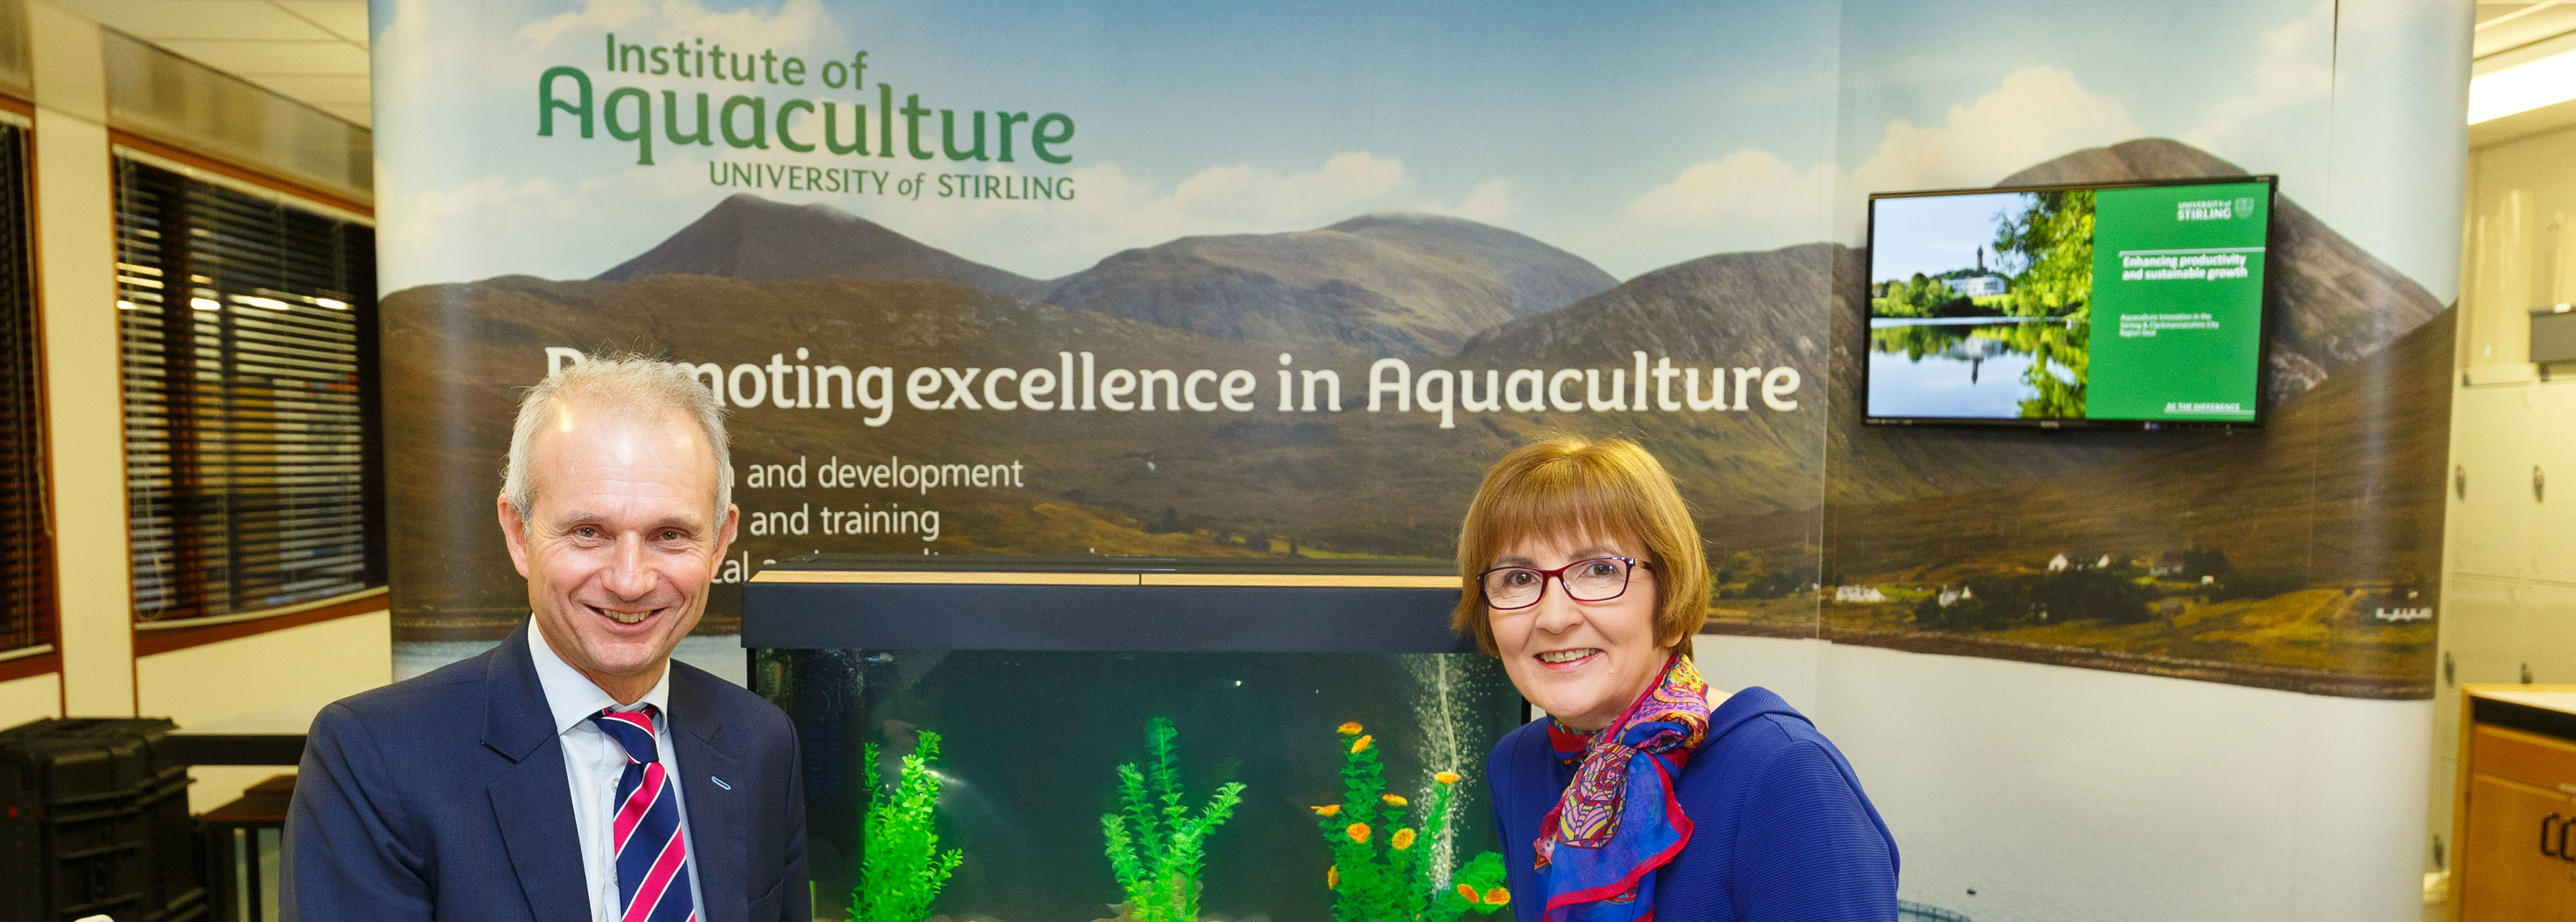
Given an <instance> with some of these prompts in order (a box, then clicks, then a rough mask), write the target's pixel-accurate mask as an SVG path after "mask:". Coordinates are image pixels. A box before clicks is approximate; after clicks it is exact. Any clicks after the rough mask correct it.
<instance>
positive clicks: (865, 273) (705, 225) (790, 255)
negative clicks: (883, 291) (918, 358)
mask: <svg viewBox="0 0 2576 922" xmlns="http://www.w3.org/2000/svg"><path fill="white" fill-rule="evenodd" d="M651 275H720V276H724V277H726V278H737V279H741V280H743V281H746V282H786V281H793V280H796V279H809V278H820V277H823V276H831V275H839V276H848V277H850V278H860V279H879V280H883V281H890V282H891V281H902V280H904V279H933V280H937V281H942V282H954V283H956V284H959V285H964V286H966V287H968V288H972V289H975V290H977V291H989V292H992V293H994V294H998V295H1004V296H1007V297H1013V298H1022V299H1033V298H1035V297H1036V296H1037V294H1038V292H1039V291H1040V290H1042V289H1043V288H1044V287H1045V285H1046V283H1044V282H1040V281H1038V280H1036V279H1033V278H1028V277H1026V276H1022V275H1017V274H1014V273H1010V272H1006V271H1003V270H1000V269H996V268H993V267H991V266H987V265H984V264H983V263H979V262H975V261H974V260H970V259H966V258H964V257H960V256H958V255H956V254H953V253H950V252H948V251H946V250H942V249H939V248H937V247H932V246H929V245H927V244H924V243H921V242H919V241H916V240H914V239H912V238H910V237H906V236H904V235H902V234H899V233H896V232H894V231H892V230H889V229H887V228H886V226H885V225H882V224H878V223H876V222H874V221H870V220H868V219H866V218H862V217H859V216H857V215H853V214H850V213H849V212H845V211H842V210H840V209H837V208H833V207H831V206H829V205H784V204H780V203H777V202H773V201H770V200H768V199H764V198H761V197H759V196H756V195H751V194H749V193H736V194H734V195H732V196H728V197H726V199H725V200H724V201H722V202H718V203H716V207H714V208H711V209H708V210H707V213H706V214H704V215H700V216H699V217H698V219H697V220H696V221H692V222H689V226H687V227H683V228H681V229H680V230H679V232H678V233H675V234H672V235H671V236H670V237H669V238H668V239H665V240H663V241H662V242H661V243H660V244H658V245H656V246H654V247H653V248H652V249H650V250H646V251H644V253H643V254H642V255H639V256H637V257H635V258H633V259H629V260H627V261H625V262H622V263H619V264H617V267H616V268H613V269H610V270H608V271H606V272H602V273H600V274H599V276H598V278H599V280H600V281H603V282H627V281H633V280H636V279H640V278H644V277H646V276H651Z"/></svg>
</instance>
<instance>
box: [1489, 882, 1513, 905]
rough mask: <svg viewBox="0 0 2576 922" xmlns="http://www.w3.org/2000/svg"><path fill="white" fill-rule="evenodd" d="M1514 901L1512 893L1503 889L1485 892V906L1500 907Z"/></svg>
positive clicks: (1498, 888)
mask: <svg viewBox="0 0 2576 922" xmlns="http://www.w3.org/2000/svg"><path fill="white" fill-rule="evenodd" d="M1511 901H1512V892H1511V891H1509V890H1505V889H1503V888H1501V887H1495V888H1494V889H1491V890H1487V891H1485V905H1487V906H1500V905H1503V904H1504V903H1509V902H1511Z"/></svg>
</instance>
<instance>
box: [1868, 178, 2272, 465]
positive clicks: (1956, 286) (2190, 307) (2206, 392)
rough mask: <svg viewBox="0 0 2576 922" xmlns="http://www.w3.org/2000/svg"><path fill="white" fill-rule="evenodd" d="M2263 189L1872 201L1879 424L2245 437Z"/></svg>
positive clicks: (1871, 327)
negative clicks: (2173, 429)
mask: <svg viewBox="0 0 2576 922" xmlns="http://www.w3.org/2000/svg"><path fill="white" fill-rule="evenodd" d="M2277 185H2278V178H2277V177H2273V176H2245V177H2236V178H2229V179H2199V180H2190V181H2179V182H2150V183H2105V184H2096V185H2080V186H2031V187H2021V188H1997V189H1962V190H1949V191H1939V192H1896V193H1880V194H1876V195H1872V196H1870V198H1869V272H1868V274H1867V278H1868V291H1867V292H1866V298H1867V300H1868V304H1869V323H1868V333H1867V335H1868V337H1869V341H1868V343H1867V344H1866V350H1865V352H1864V354H1865V355H1867V356H1868V361H1867V362H1865V363H1863V366H1862V367H1863V369H1864V370H1863V372H1862V373H1863V375H1864V377H1863V384H1862V388H1861V392H1862V395H1863V397H1862V400H1863V404H1864V418H1865V419H1866V421H1868V422H1870V423H1875V424H1881V425H1914V424H1952V425H2027V426H2044V427H2060V426H2119V427H2127V428H2148V429H2155V428H2163V427H2168V426H2193V427H2202V426H2234V427H2246V426H2255V425H2259V424H2260V423H2261V420H2262V410H2261V402H2260V400H2259V396H2260V392H2261V388H2262V374H2263V358H2264V356H2263V352H2264V345H2265V331H2266V329H2267V323H2268V320H2269V316H2268V315H2269V311H2268V310H2267V304H2268V303H2269V301H2270V299H2269V297H2268V296H2267V293H2268V291H2269V285H2268V284H2267V280H2266V273H2265V271H2264V270H2265V267H2266V259H2265V254H2266V253H2269V252H2270V250H2271V244H2272V239H2271V238H2272V233H2271V228H2272V207H2273V195H2274V192H2275V191H2276V187H2277Z"/></svg>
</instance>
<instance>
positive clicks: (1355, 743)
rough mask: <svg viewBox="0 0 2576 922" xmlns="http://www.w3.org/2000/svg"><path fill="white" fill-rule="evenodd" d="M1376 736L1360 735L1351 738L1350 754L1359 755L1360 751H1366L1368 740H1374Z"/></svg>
mask: <svg viewBox="0 0 2576 922" xmlns="http://www.w3.org/2000/svg"><path fill="white" fill-rule="evenodd" d="M1376 738H1377V737H1374V736H1363V737H1360V738H1359V739H1355V740H1352V741H1351V754H1352V755H1359V754H1360V753H1363V752H1367V751H1368V748H1369V741H1370V740H1374V739H1376Z"/></svg>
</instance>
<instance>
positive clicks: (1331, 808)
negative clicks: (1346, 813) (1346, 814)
mask: <svg viewBox="0 0 2576 922" xmlns="http://www.w3.org/2000/svg"><path fill="white" fill-rule="evenodd" d="M1313 809H1314V811H1315V815H1316V816H1332V815H1335V814H1338V813H1340V812H1342V805H1341V804H1325V805H1323V806H1321V807H1315V808H1313Z"/></svg>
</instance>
